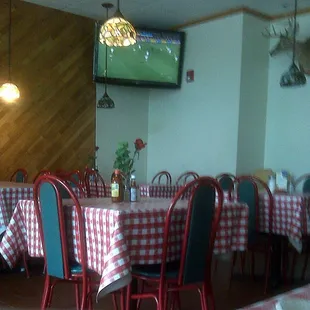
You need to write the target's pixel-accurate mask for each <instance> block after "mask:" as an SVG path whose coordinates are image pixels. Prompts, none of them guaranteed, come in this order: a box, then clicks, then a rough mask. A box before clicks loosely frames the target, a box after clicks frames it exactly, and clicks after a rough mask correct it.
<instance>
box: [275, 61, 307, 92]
mask: <svg viewBox="0 0 310 310" xmlns="http://www.w3.org/2000/svg"><path fill="white" fill-rule="evenodd" d="M306 82H307V79H306V76H305V75H304V74H303V73H302V72H301V71H300V70H299V69H298V67H297V66H296V64H295V63H294V62H293V63H292V65H291V66H290V68H289V70H288V71H287V72H285V73H284V74H283V75H282V76H281V80H280V86H281V87H294V86H302V85H305V84H306Z"/></svg>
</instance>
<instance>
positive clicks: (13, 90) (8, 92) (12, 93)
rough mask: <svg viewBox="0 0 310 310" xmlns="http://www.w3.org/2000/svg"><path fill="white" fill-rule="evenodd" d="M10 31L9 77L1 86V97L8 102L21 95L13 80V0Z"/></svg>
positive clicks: (10, 1)
mask: <svg viewBox="0 0 310 310" xmlns="http://www.w3.org/2000/svg"><path fill="white" fill-rule="evenodd" d="M8 7H9V33H8V69H9V79H8V82H6V83H4V84H3V85H2V86H1V88H0V97H2V99H3V100H4V101H6V102H9V103H10V102H14V101H15V100H17V99H18V98H19V97H20V93H19V89H18V87H17V86H16V85H15V84H14V83H12V82H11V48H12V43H11V37H12V0H9V5H8Z"/></svg>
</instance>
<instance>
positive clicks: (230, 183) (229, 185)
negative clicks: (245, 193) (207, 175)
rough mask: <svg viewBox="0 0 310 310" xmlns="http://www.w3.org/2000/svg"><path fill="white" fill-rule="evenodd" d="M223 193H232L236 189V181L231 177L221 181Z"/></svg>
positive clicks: (223, 178)
mask: <svg viewBox="0 0 310 310" xmlns="http://www.w3.org/2000/svg"><path fill="white" fill-rule="evenodd" d="M219 183H220V185H221V188H222V190H223V191H230V190H232V189H233V188H234V180H233V179H232V178H231V177H229V176H223V177H222V178H220V179H219Z"/></svg>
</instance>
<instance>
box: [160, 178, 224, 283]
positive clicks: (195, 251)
mask: <svg viewBox="0 0 310 310" xmlns="http://www.w3.org/2000/svg"><path fill="white" fill-rule="evenodd" d="M187 192H189V193H190V195H189V199H188V209H187V215H186V221H185V227H184V231H183V238H182V241H181V242H182V245H181V258H180V270H179V274H178V283H179V284H190V283H198V282H202V281H204V280H205V279H206V278H208V277H211V263H212V255H213V248H214V241H215V236H216V231H217V228H218V224H219V220H220V215H221V211H222V206H223V191H222V189H221V187H220V185H219V183H218V182H217V181H216V180H215V179H213V178H210V177H201V178H198V179H195V180H193V181H191V182H190V183H188V184H187V185H185V186H184V187H182V188H181V189H180V190H179V191H178V193H177V194H176V195H175V197H174V198H173V200H172V202H171V204H170V207H169V209H168V211H167V215H166V219H165V228H164V240H163V251H162V262H167V256H168V253H169V250H170V245H171V242H170V232H171V230H172V227H174V226H173V224H172V221H173V218H175V216H177V212H178V210H177V209H176V206H177V203H178V201H182V197H183V196H184V195H185V194H186V193H187ZM216 196H217V197H218V201H217V202H216ZM183 203H184V200H183ZM172 246H175V244H174V243H173V245H172ZM165 273H166V264H165V263H163V264H162V265H161V279H160V281H163V279H164V278H165Z"/></svg>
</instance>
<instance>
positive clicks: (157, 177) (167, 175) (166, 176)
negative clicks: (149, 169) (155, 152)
mask: <svg viewBox="0 0 310 310" xmlns="http://www.w3.org/2000/svg"><path fill="white" fill-rule="evenodd" d="M162 177H164V179H166V185H171V182H172V178H171V174H170V173H169V172H168V171H160V172H158V173H157V174H156V175H155V176H154V178H153V179H152V182H151V183H152V184H154V183H155V182H156V183H157V184H161V183H160V181H161V178H162Z"/></svg>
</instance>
